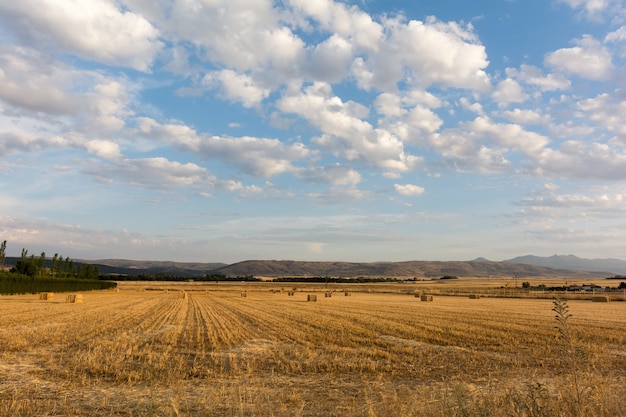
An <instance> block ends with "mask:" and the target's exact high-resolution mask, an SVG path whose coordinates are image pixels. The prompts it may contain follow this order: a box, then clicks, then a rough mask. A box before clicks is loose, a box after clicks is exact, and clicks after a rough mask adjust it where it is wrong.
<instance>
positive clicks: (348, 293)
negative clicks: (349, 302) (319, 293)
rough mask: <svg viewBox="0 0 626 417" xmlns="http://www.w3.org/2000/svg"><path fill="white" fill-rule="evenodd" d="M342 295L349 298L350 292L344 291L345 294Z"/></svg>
mask: <svg viewBox="0 0 626 417" xmlns="http://www.w3.org/2000/svg"><path fill="white" fill-rule="evenodd" d="M343 295H344V296H346V297H350V296H351V295H352V294H351V293H350V292H348V291H346V292H344V293H343Z"/></svg>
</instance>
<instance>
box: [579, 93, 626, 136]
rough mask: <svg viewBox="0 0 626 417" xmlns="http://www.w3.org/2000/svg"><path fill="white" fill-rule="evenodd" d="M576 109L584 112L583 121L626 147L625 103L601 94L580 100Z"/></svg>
mask: <svg viewBox="0 0 626 417" xmlns="http://www.w3.org/2000/svg"><path fill="white" fill-rule="evenodd" d="M576 108H577V109H578V110H580V111H582V112H584V119H585V120H590V121H592V122H594V123H595V124H596V126H597V127H598V128H600V129H606V130H607V131H608V132H610V133H611V134H614V135H616V138H617V139H618V140H619V141H621V142H622V144H623V145H626V125H625V124H624V117H625V116H626V101H618V100H616V99H615V98H613V97H611V96H610V95H609V94H606V93H603V94H600V95H599V96H597V97H594V98H589V99H585V100H581V101H579V102H578V103H576Z"/></svg>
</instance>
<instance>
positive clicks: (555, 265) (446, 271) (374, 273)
mask: <svg viewBox="0 0 626 417" xmlns="http://www.w3.org/2000/svg"><path fill="white" fill-rule="evenodd" d="M18 259H19V258H15V257H7V258H6V261H5V265H7V266H11V265H15V262H16V261H17V260H18ZM550 260H552V262H549V261H550ZM566 261H567V262H566ZM586 261H598V262H597V263H596V264H593V262H592V264H593V266H589V264H588V263H586ZM607 261H613V264H611V265H614V266H616V267H612V268H609V267H608V266H607V265H609V264H610V262H607ZM600 262H601V263H600ZM49 263H50V260H46V266H49ZM74 264H75V265H77V266H79V265H81V264H90V265H94V266H97V267H98V268H99V270H100V273H102V274H121V275H130V276H133V275H140V274H145V275H156V274H164V275H169V276H179V277H189V278H193V277H198V276H202V275H207V274H223V275H226V276H229V277H237V276H240V277H243V276H254V277H268V278H275V277H325V276H328V277H342V278H356V277H369V278H399V279H411V278H418V279H420V278H438V277H442V276H444V275H453V276H457V277H492V278H497V277H518V278H524V277H544V278H548V277H552V278H556V277H559V278H571V279H574V278H581V279H593V278H604V277H607V276H609V275H611V274H615V273H619V274H621V273H626V262H625V261H620V260H617V259H614V260H604V259H603V260H584V259H580V258H577V257H575V256H566V257H559V256H553V257H550V258H540V257H536V256H522V257H518V258H514V259H510V260H508V261H503V262H493V261H489V260H487V259H485V258H477V259H475V260H473V261H449V262H443V261H407V262H304V261H290V260H249V261H243V262H238V263H234V264H231V265H228V264H224V263H197V262H196V263H193V262H170V261H135V260H127V259H101V260H93V261H91V260H74ZM596 265H600V266H596Z"/></svg>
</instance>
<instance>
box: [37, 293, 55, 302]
mask: <svg viewBox="0 0 626 417" xmlns="http://www.w3.org/2000/svg"><path fill="white" fill-rule="evenodd" d="M39 299H40V300H44V301H51V300H53V299H54V293H53V292H42V293H39Z"/></svg>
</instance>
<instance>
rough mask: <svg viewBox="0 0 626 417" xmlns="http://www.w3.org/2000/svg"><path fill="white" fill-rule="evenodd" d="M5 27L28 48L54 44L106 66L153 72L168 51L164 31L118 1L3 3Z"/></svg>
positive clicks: (0, 11)
mask: <svg viewBox="0 0 626 417" xmlns="http://www.w3.org/2000/svg"><path fill="white" fill-rule="evenodd" d="M0 19H2V22H3V24H4V25H5V28H7V29H9V30H11V31H12V32H13V34H14V35H15V36H17V37H19V38H21V39H24V40H25V41H26V42H28V43H29V44H33V45H34V44H37V43H43V44H52V46H53V47H57V48H61V49H63V50H65V51H67V52H69V53H72V54H75V55H78V56H81V57H83V58H86V59H90V60H95V61H98V62H102V63H105V64H111V65H119V66H125V67H130V68H134V69H137V70H139V71H148V70H149V69H150V66H151V65H152V62H153V60H154V58H155V56H156V54H157V53H158V52H159V51H160V50H161V48H162V47H163V44H162V42H161V41H160V40H159V32H158V31H157V30H156V29H155V28H154V26H152V24H151V23H150V22H149V21H148V20H146V19H145V18H144V17H143V16H141V15H140V14H136V13H133V12H131V11H129V10H120V8H119V6H118V4H117V2H113V1H107V0H101V1H94V0H89V1H79V0H43V1H39V0H23V1H19V2H8V3H7V2H3V3H2V4H0Z"/></svg>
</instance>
